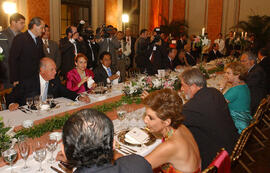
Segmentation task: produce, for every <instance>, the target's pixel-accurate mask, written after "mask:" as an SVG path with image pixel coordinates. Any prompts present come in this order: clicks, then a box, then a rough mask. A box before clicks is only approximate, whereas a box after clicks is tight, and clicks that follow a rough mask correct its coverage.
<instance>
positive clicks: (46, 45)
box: [44, 40, 50, 53]
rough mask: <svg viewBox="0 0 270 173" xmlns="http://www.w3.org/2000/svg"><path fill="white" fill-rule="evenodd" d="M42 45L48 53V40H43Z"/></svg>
mask: <svg viewBox="0 0 270 173" xmlns="http://www.w3.org/2000/svg"><path fill="white" fill-rule="evenodd" d="M44 46H45V48H46V50H47V51H48V53H50V49H49V44H48V40H44Z"/></svg>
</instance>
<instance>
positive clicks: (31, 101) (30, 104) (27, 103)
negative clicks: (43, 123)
mask: <svg viewBox="0 0 270 173" xmlns="http://www.w3.org/2000/svg"><path fill="white" fill-rule="evenodd" d="M26 105H27V106H28V108H29V109H31V106H32V105H33V97H27V98H26Z"/></svg>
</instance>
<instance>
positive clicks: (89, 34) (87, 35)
mask: <svg viewBox="0 0 270 173" xmlns="http://www.w3.org/2000/svg"><path fill="white" fill-rule="evenodd" d="M84 25H85V22H84V21H83V20H81V21H80V23H79V25H78V26H77V31H78V33H79V35H80V36H81V37H83V39H84V40H93V39H94V38H95V36H94V31H93V30H88V29H86V28H85V26H84Z"/></svg>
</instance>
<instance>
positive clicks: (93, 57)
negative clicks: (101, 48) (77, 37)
mask: <svg viewBox="0 0 270 173" xmlns="http://www.w3.org/2000/svg"><path fill="white" fill-rule="evenodd" d="M89 47H90V50H91V55H92V61H93V62H94V61H95V56H94V53H93V49H92V46H91V42H90V41H89Z"/></svg>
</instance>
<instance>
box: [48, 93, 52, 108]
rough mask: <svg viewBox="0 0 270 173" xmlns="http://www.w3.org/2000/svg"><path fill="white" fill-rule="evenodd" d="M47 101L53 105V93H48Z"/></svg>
mask: <svg viewBox="0 0 270 173" xmlns="http://www.w3.org/2000/svg"><path fill="white" fill-rule="evenodd" d="M47 103H48V104H49V105H50V106H52V103H53V95H51V94H48V95H47Z"/></svg>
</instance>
